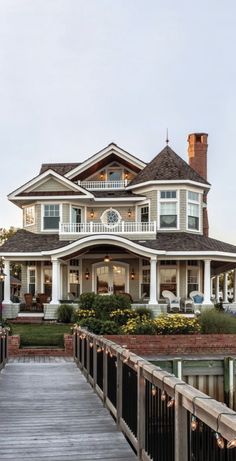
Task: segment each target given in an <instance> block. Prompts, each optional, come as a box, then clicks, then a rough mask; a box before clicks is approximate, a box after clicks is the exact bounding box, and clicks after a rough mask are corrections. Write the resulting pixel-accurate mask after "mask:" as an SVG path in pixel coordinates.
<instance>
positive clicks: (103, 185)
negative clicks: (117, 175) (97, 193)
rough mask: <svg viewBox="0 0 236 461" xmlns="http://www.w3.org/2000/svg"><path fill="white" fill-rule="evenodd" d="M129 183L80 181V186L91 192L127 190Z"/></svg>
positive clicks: (124, 181) (126, 181)
mask: <svg viewBox="0 0 236 461" xmlns="http://www.w3.org/2000/svg"><path fill="white" fill-rule="evenodd" d="M129 182H130V181H128V180H127V179H124V180H119V181H118V180H117V181H78V185H79V186H81V187H84V188H85V189H91V190H107V189H125V187H126V186H128V184H129Z"/></svg>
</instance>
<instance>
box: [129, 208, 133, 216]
mask: <svg viewBox="0 0 236 461" xmlns="http://www.w3.org/2000/svg"><path fill="white" fill-rule="evenodd" d="M131 215H132V211H131V209H130V208H129V209H128V217H129V218H131Z"/></svg>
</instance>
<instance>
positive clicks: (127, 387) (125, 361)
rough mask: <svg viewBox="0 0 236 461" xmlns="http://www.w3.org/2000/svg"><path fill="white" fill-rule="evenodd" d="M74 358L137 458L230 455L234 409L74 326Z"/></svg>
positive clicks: (167, 460)
mask: <svg viewBox="0 0 236 461" xmlns="http://www.w3.org/2000/svg"><path fill="white" fill-rule="evenodd" d="M74 358H75V361H76V362H77V364H78V366H79V368H80V369H81V371H82V372H83V374H84V375H85V377H86V378H87V380H88V381H89V382H90V384H91V386H93V388H94V390H95V391H96V392H97V394H98V395H99V396H100V398H101V399H102V400H103V402H104V405H105V406H106V407H107V408H108V409H109V411H110V412H111V414H112V415H113V417H114V418H115V420H116V423H117V426H118V428H119V429H120V430H122V432H123V433H124V434H125V436H126V437H127V439H128V440H129V441H130V443H131V444H132V446H133V448H134V450H135V451H136V453H137V458H138V459H139V460H143V461H151V460H153V461H190V460H199V461H200V460H204V461H219V460H220V461H233V460H235V459H236V448H235V447H236V413H235V412H234V411H233V410H231V409H230V408H228V407H226V406H225V405H224V404H222V403H220V402H217V401H216V400H214V399H213V398H211V397H209V396H207V395H206V394H204V393H202V392H200V391H199V390H197V389H195V388H194V387H192V386H190V385H189V384H186V383H185V382H184V381H182V380H180V379H178V378H176V377H175V376H174V375H171V374H170V373H168V372H166V371H164V370H162V369H161V368H159V367H157V366H155V365H152V364H151V363H150V362H148V361H146V360H145V359H143V358H141V357H139V356H137V355H136V354H133V353H131V352H129V351H128V350H127V349H126V348H125V346H124V345H123V346H119V345H117V344H116V343H114V342H111V341H109V340H108V339H106V338H104V337H102V336H96V335H94V334H92V333H90V332H88V331H87V330H85V329H80V328H79V327H76V328H74ZM111 443H112V441H111Z"/></svg>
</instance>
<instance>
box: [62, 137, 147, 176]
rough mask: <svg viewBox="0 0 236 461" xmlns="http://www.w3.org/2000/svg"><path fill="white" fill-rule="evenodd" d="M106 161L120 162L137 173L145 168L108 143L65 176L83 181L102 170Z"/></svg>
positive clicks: (125, 152) (113, 144) (117, 147)
mask: <svg viewBox="0 0 236 461" xmlns="http://www.w3.org/2000/svg"><path fill="white" fill-rule="evenodd" d="M108 160H109V162H110V161H121V162H122V163H123V164H126V165H127V167H128V168H131V169H133V170H134V171H136V172H137V173H138V172H139V171H140V170H142V169H143V168H144V167H145V166H146V163H145V162H143V161H142V160H140V159H138V158H137V157H135V156H134V155H132V154H130V153H129V152H127V151H125V150H124V149H122V148H121V147H119V146H117V144H115V143H110V144H108V146H106V147H105V148H104V149H102V150H100V151H99V152H97V153H96V154H94V155H92V156H91V157H89V158H88V159H86V160H85V161H84V162H82V163H81V164H79V165H78V166H76V167H75V168H74V169H71V170H70V171H68V173H66V174H65V176H66V177H67V178H69V179H71V180H72V179H73V180H75V179H77V178H79V179H84V178H85V177H86V176H89V175H91V174H93V173H94V172H96V171H98V170H99V169H100V168H103V167H104V165H105V164H107V162H108ZM85 172H86V174H85Z"/></svg>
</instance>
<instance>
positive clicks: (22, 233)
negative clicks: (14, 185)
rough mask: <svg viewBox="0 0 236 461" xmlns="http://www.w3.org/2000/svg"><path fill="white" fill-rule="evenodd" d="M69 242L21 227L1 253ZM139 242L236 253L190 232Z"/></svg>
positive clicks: (228, 246) (163, 247) (161, 247)
mask: <svg viewBox="0 0 236 461" xmlns="http://www.w3.org/2000/svg"><path fill="white" fill-rule="evenodd" d="M127 240H128V239H127ZM69 243H71V241H69V240H59V236H58V234H34V233H32V232H29V231H26V230H24V229H19V230H18V231H17V232H16V233H15V234H14V235H13V236H12V237H11V238H10V239H9V240H7V241H6V242H5V243H4V244H3V245H2V246H1V247H0V253H5V252H9V253H15V252H16V253H22V254H23V253H28V252H30V253H31V252H32V253H38V252H40V251H50V250H56V249H57V248H62V247H66V246H67V245H69ZM137 243H139V245H141V246H143V247H145V248H152V249H153V250H163V251H196V252H199V251H206V252H209V251H218V252H225V253H234V254H235V255H236V246H234V245H231V244H230V243H225V242H221V241H220V240H215V239H212V238H210V237H205V236H204V235H199V234H190V233H188V232H173V233H172V232H158V233H157V236H156V239H155V240H147V241H140V242H139V241H138V242H137Z"/></svg>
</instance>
